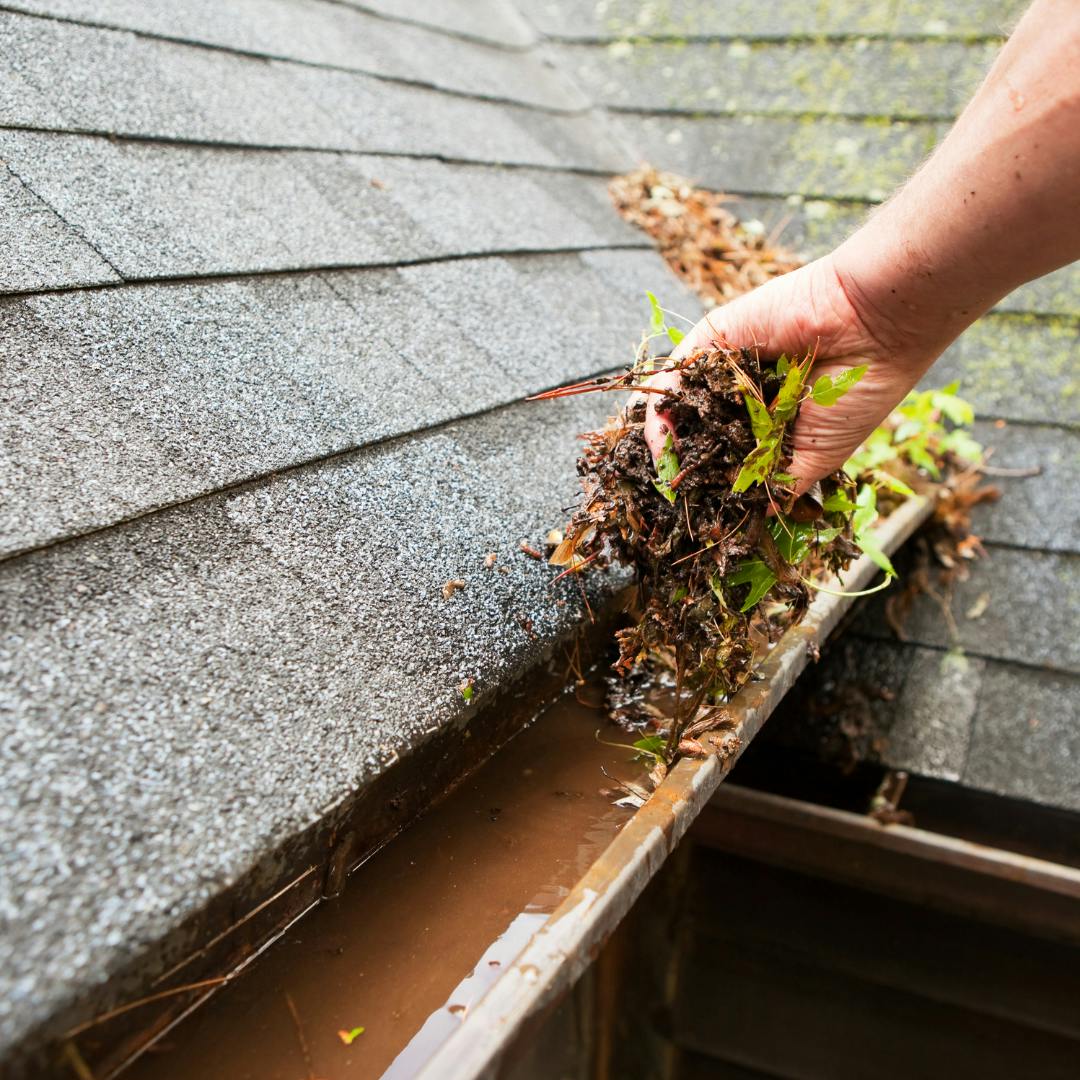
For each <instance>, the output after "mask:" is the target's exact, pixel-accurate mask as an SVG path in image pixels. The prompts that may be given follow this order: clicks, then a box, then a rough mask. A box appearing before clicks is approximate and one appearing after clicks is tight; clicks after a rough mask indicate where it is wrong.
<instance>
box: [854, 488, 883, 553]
mask: <svg viewBox="0 0 1080 1080" xmlns="http://www.w3.org/2000/svg"><path fill="white" fill-rule="evenodd" d="M877 516H878V514H877V492H876V491H875V490H874V488H873V485H872V484H863V486H862V487H861V488H859V493H858V495H856V496H855V513H854V515H853V516H852V518H851V528H852V531H853V532H854V533H855V537H856V541H857V540H858V536H859V533H861V532H863V531H864V530H866V529H869V528H870V526H871V525H872V524H873V523H874V521H875V520H876V518H877Z"/></svg>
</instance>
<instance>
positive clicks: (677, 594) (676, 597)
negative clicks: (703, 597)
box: [671, 585, 690, 604]
mask: <svg viewBox="0 0 1080 1080" xmlns="http://www.w3.org/2000/svg"><path fill="white" fill-rule="evenodd" d="M689 594H690V590H689V589H688V588H687V587H686V586H685V585H680V586H679V587H678V588H677V589H676V590H675V591H674V592H673V593H672V594H671V603H673V604H677V603H678V602H679V601H680V600H685V599H686V598H687V596H688V595H689Z"/></svg>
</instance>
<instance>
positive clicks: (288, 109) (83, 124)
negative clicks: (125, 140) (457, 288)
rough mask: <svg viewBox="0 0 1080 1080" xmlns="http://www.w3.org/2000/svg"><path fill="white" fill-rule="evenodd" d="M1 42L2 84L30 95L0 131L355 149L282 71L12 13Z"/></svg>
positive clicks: (2, 20) (1, 23) (1, 20)
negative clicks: (19, 84) (12, 80)
mask: <svg viewBox="0 0 1080 1080" xmlns="http://www.w3.org/2000/svg"><path fill="white" fill-rule="evenodd" d="M0 35H3V40H4V52H3V56H2V57H0V65H2V71H3V75H4V79H5V81H7V80H8V78H9V77H10V76H11V75H12V74H15V73H17V74H18V75H20V76H21V77H22V78H23V79H25V81H26V83H27V84H28V86H32V87H33V91H32V93H31V92H29V91H28V92H27V96H26V100H25V102H18V101H16V102H14V103H13V104H12V105H10V106H8V107H6V108H3V110H2V111H0V119H2V120H3V121H4V122H8V123H10V122H12V119H11V118H12V117H17V116H20V115H21V116H22V117H23V122H24V123H26V124H29V125H31V126H33V127H40V128H50V127H52V128H70V129H81V130H85V131H99V132H110V133H117V134H127V135H148V136H164V137H169V138H178V139H191V140H197V141H198V140H202V141H225V142H230V141H232V142H242V143H253V144H262V145H271V146H275V145H283V146H287V145H312V146H319V145H326V146H331V147H339V148H340V147H345V148H350V149H351V148H353V144H352V141H351V140H350V139H349V138H348V136H347V135H346V134H345V132H344V131H343V130H342V129H341V128H339V127H338V126H337V124H336V123H335V122H334V120H333V119H332V117H331V116H330V115H328V114H327V113H325V112H323V111H322V109H320V108H319V107H318V106H317V105H316V104H315V103H314V102H312V101H311V100H310V99H309V98H308V97H307V96H306V95H305V94H304V93H303V92H302V91H301V90H299V89H298V88H297V86H296V85H295V84H294V83H293V82H292V80H291V79H290V78H289V77H288V74H287V71H288V68H286V71H285V73H282V72H280V71H278V70H277V69H276V68H275V67H273V66H271V65H270V64H269V63H268V62H267V61H265V60H256V59H252V58H250V57H242V56H235V55H230V54H228V53H223V52H219V51H215V50H210V49H200V48H193V47H191V46H187V45H176V44H172V43H170V42H164V41H153V40H150V39H147V38H142V37H138V36H136V35H135V34H131V33H126V32H123V31H114V30H99V29H94V28H89V27H83V26H73V25H70V24H66V23H60V22H55V21H53V20H51V19H36V18H30V17H28V16H21V15H14V14H11V13H9V12H0ZM5 104H7V103H5ZM20 106H21V107H20Z"/></svg>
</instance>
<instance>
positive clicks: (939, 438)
mask: <svg viewBox="0 0 1080 1080" xmlns="http://www.w3.org/2000/svg"><path fill="white" fill-rule="evenodd" d="M959 388H960V384H959V383H957V382H951V383H949V385H948V386H946V387H943V388H942V389H940V390H913V391H912V392H911V393H910V394H908V396H907V397H906V398H904V400H903V401H902V402H901V403H900V405H899V406H898V407H897V409H896V411H895V412H894V413H893V414H892V416H891V417H890V418H889V421H888V422H887V423H886V424H884V425H882V426H881V427H879V428H877V429H876V430H875V431H874V432H872V433H871V435H870V437H869V438H868V439H867V440H866V442H865V443H863V445H862V446H861V447H860V448H859V450H858V451H856V453H855V454H853V455H852V456H851V457H850V458H849V459H848V461H847V463H846V464H845V465H844V471H845V472H846V473H847V474H848V476H850V477H851V478H852V479H854V480H862V481H865V482H867V483H872V484H874V485H875V486H876V487H879V488H888V489H889V490H890V491H895V492H897V493H898V494H900V495H905V496H908V497H910V496H911V495H913V494H914V492H913V491H912V490H911V488H910V487H909V486H908V485H907V484H905V483H904V482H903V481H902V480H901V479H900V478H899V477H897V476H895V475H893V474H892V473H891V472H890V471H889V467H890V466H891V467H894V468H895V467H896V466H897V465H901V466H902V465H903V464H905V463H906V464H908V465H912V466H914V467H915V468H917V469H921V470H923V471H924V472H925V473H927V474H928V475H929V476H930V477H931V478H932V479H934V480H940V479H941V462H942V461H943V460H944V459H945V458H946V457H948V456H949V455H952V456H954V457H956V458H959V459H960V460H962V461H967V462H972V463H977V462H979V461H981V460H982V454H983V448H982V446H981V445H980V444H979V443H978V442H976V441H975V440H974V439H973V438H972V437H971V435H970V434H969V433H968V432H967V431H966V430H965V428H966V427H967V426H969V425H971V424H972V423H973V422H974V420H975V411H974V410H973V409H972V407H971V405H970V404H968V402H966V401H965V400H964V399H963V398H961V397H959V396H958V395H957V391H958V390H959ZM946 421H948V424H947V423H946ZM949 424H951V425H952V427H949Z"/></svg>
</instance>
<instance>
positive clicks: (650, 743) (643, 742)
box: [633, 735, 665, 758]
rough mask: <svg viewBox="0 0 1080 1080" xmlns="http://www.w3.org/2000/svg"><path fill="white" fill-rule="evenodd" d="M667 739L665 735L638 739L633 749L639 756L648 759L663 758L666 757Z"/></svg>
mask: <svg viewBox="0 0 1080 1080" xmlns="http://www.w3.org/2000/svg"><path fill="white" fill-rule="evenodd" d="M664 746H665V739H664V736H663V735H646V736H645V737H644V738H641V739H638V740H637V741H636V742H635V743H634V744H633V747H634V749H635V750H637V752H638V753H639V754H645V755H646V756H647V757H653V758H662V757H663V755H664Z"/></svg>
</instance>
